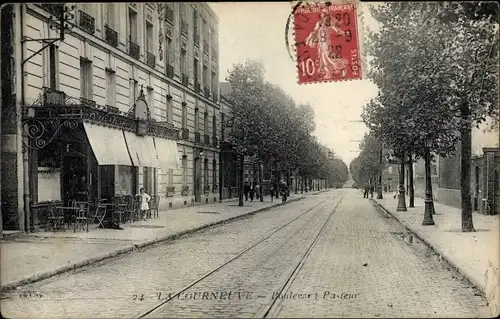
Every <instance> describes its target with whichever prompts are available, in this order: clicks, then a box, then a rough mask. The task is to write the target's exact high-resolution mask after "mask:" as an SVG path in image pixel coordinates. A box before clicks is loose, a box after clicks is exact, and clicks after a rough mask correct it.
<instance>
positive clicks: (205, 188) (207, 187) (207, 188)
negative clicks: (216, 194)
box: [203, 185, 210, 193]
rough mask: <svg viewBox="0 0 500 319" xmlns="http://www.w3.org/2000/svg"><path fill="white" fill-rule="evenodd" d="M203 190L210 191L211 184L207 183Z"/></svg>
mask: <svg viewBox="0 0 500 319" xmlns="http://www.w3.org/2000/svg"><path fill="white" fill-rule="evenodd" d="M203 191H204V192H205V193H210V185H205V186H204V187H203Z"/></svg>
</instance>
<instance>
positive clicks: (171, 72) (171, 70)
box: [167, 64, 174, 79]
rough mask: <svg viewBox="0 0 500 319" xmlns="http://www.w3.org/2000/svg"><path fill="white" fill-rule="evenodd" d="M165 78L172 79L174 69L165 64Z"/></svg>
mask: <svg viewBox="0 0 500 319" xmlns="http://www.w3.org/2000/svg"><path fill="white" fill-rule="evenodd" d="M167 77H169V78H171V79H173V78H174V67H173V66H172V65H170V64H167Z"/></svg>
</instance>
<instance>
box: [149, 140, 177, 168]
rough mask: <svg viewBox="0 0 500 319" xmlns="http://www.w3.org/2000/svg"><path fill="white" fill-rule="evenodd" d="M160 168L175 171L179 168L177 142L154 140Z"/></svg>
mask: <svg viewBox="0 0 500 319" xmlns="http://www.w3.org/2000/svg"><path fill="white" fill-rule="evenodd" d="M154 142H155V146H156V152H157V154H158V159H159V161H160V168H161V169H164V170H168V169H177V168H178V167H179V166H180V159H179V156H180V155H179V150H178V149H177V141H174V140H168V139H164V138H154Z"/></svg>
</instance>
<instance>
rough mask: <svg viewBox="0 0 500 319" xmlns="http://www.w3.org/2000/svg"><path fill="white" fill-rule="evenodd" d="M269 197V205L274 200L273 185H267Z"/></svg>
mask: <svg viewBox="0 0 500 319" xmlns="http://www.w3.org/2000/svg"><path fill="white" fill-rule="evenodd" d="M269 195H271V203H272V202H273V200H274V185H273V184H270V185H269Z"/></svg>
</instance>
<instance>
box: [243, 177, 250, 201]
mask: <svg viewBox="0 0 500 319" xmlns="http://www.w3.org/2000/svg"><path fill="white" fill-rule="evenodd" d="M248 193H250V184H249V183H248V181H245V185H243V194H245V202H248Z"/></svg>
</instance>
